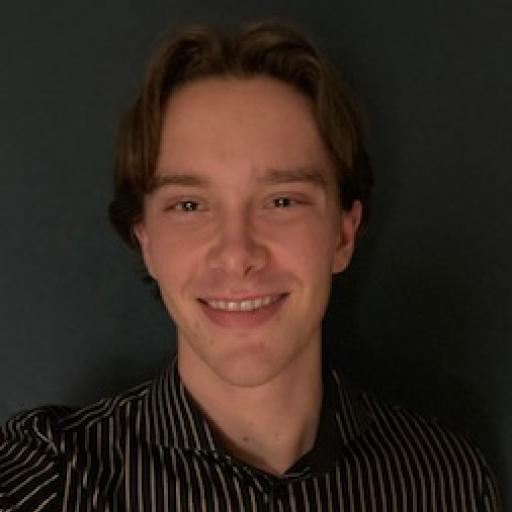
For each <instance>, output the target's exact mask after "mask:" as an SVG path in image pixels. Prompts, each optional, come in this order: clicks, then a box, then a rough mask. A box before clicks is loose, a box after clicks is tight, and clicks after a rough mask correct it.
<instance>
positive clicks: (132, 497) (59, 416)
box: [0, 361, 501, 512]
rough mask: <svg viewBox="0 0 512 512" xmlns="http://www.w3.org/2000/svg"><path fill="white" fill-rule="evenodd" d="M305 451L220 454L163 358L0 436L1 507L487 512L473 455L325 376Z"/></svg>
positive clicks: (483, 476)
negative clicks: (266, 466)
mask: <svg viewBox="0 0 512 512" xmlns="http://www.w3.org/2000/svg"><path fill="white" fill-rule="evenodd" d="M324 381H325V382H324V388H325V392H324V403H323V406H322V415H321V418H320V427H319V431H318V439H317V442H316V444H315V446H314V448H313V450H312V451H311V452H310V453H309V454H307V455H306V456H305V457H303V458H302V459H301V460H300V461H298V462H297V463H296V464H295V465H294V466H293V467H292V468H290V469H289V471H287V472H286V474H284V475H283V476H281V477H276V476H273V475H270V474H267V473H264V472H263V471H260V470H258V469H256V468H252V467H250V466H247V465H245V464H243V463H241V462H240V461H237V460H236V459H234V458H232V457H230V456H229V454H226V453H225V452H224V451H223V450H222V448H221V446H220V444H219V443H218V441H217V440H216V437H215V435H214V433H213V431H212V430H211V429H210V427H209V425H208V423H207V421H206V420H205V418H204V417H203V416H202V415H201V413H200V412H199V411H198V410H197V409H196V407H195V406H194V403H193V401H192V400H191V399H190V396H189V395H188V393H187V391H186V389H185V388H184V387H183V384H182V382H181V380H180V378H179V375H178V371H177V365H176V362H175V361H174V362H173V364H172V365H170V366H169V368H167V369H166V370H165V371H164V372H163V373H162V374H161V375H160V376H159V377H158V378H156V379H155V380H154V381H152V382H149V383H146V384H143V385H141V386H138V387H136V388H134V389H132V390H130V391H128V392H126V393H123V394H121V395H118V396H116V397H113V398H110V399H106V400H102V401H100V402H98V403H96V404H93V405H91V406H89V407H87V408H84V409H80V410H74V411H73V410H70V409H68V408H63V407H44V408H40V409H34V410H32V411H28V412H23V413H20V414H18V415H16V416H14V417H13V418H12V419H11V420H10V421H9V422H8V423H7V424H6V425H5V426H4V427H3V428H2V429H1V430H0V512H11V511H15V510H16V511H31V512H32V511H37V512H44V511H50V510H64V511H76V512H78V511H80V512H82V511H109V512H115V511H123V512H124V511H126V512H129V511H136V512H172V511H184V512H192V511H201V512H210V511H211V512H231V511H232V512H239V511H247V512H259V511H276V512H278V511H279V512H306V511H311V512H313V511H326V512H327V511H328V512H335V511H347V512H456V511H460V512H496V511H499V510H501V509H500V504H499V496H498V492H497V490H496V485H495V482H494V479H493V476H492V473H491V471H490V470H489V468H488V466H487V464H486V463H485V461H484V460H483V458H482V456H481V455H480V453H479V452H478V450H477V449H475V448H474V447H473V446H472V445H471V444H469V443H468V441H467V440H466V439H464V438H463V437H461V436H459V435H458V434H456V433H454V432H452V431H451V430H449V429H447V428H446V427H444V426H443V425H442V424H440V423H439V422H437V421H435V420H430V419H425V418H423V417H421V416H419V415H417V414H414V413H412V412H410V411H408V410H405V409H402V408H399V407H392V406H388V405H384V404H382V403H380V402H378V401H377V400H375V399H374V398H372V397H369V396H367V395H362V394H356V393H354V392H353V391H352V390H351V389H350V388H349V386H347V385H346V384H345V383H344V381H343V379H342V378H341V376H340V375H339V374H338V372H337V371H336V370H334V369H328V370H326V371H325V372H324Z"/></svg>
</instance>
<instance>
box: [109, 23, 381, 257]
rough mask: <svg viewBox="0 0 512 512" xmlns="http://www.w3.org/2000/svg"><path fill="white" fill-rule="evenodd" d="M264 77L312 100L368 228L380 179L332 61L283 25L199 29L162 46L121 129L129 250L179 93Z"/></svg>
mask: <svg viewBox="0 0 512 512" xmlns="http://www.w3.org/2000/svg"><path fill="white" fill-rule="evenodd" d="M257 75H267V76H270V77H273V78H276V79H279V80H281V81H283V82H285V83H287V84H289V85H292V86H294V87H295V88H296V89H298V90H299V91H302V93H304V94H305V95H306V96H307V97H309V98H310V99H311V101H312V103H313V105H314V110H315V114H316V119H317V123H318V128H319V131H320V133H321V135H322V137H323V139H324V141H325V143H326V145H327V147H328V149H329V151H330V152H331V154H332V158H333V161H334V163H335V166H336V169H337V179H338V186H339V191H340V202H341V205H342V208H344V209H350V207H351V206H352V203H353V202H354V201H355V200H360V201H361V202H362V205H363V218H362V222H361V225H362V226H363V227H364V226H365V225H366V223H367V219H368V211H369V201H370V195H371V189H372V184H373V178H372V171H371V167H370V163H369V160H368V156H367V153H366V151H365V148H364V147H363V128H362V120H361V109H360V107H359V104H358V102H357V100H356V99H355V97H354V96H353V94H352V93H351V91H350V90H349V88H348V87H347V86H346V84H345V83H344V82H343V81H342V80H341V79H340V78H339V76H338V75H337V72H336V70H335V69H334V67H333V66H332V64H331V63H330V62H329V61H328V60H327V59H326V57H324V56H323V55H322V54H321V53H320V52H319V51H318V50H317V49H316V48H315V47H314V46H313V45H312V44H311V42H309V41H308V40H307V39H306V38H305V37H304V36H303V35H302V34H301V33H300V32H299V31H298V30H296V29H295V28H293V27H291V26H290V25H288V24H283V23H281V22H276V21H271V22H259V23H254V24H251V25H249V26H247V27H245V28H243V29H241V30H240V31H238V32H236V33H228V32H223V31H219V30H215V29H213V28H211V27H205V26H192V27H189V28H186V29H185V30H183V31H181V32H179V33H178V34H176V35H174V36H171V37H166V38H164V39H163V40H162V41H161V43H160V45H159V47H158V49H157V51H156V52H155V54H154V56H153V58H152V60H151V61H150V65H149V68H148V72H147V76H146V79H145V81H144V83H143V86H142V89H141V91H140V92H139V94H138V96H137V97H136V99H135V101H134V103H133V105H132V106H131V108H130V109H129V110H128V112H127V114H126V116H125V118H124V119H123V121H122V123H121V126H120V131H119V137H118V144H117V154H116V159H115V164H114V199H113V201H112V202H111V204H110V208H109V215H110V220H111V222H112V224H113V226H114V227H115V229H116V230H117V232H118V233H119V234H120V235H121V237H122V239H123V240H124V241H125V242H126V243H127V244H128V245H129V246H130V247H132V248H134V249H138V243H137V241H136V238H135V236H134V233H133V226H134V225H135V224H137V223H138V222H140V221H141V220H142V217H143V209H144V196H145V194H147V193H148V192H150V191H151V188H152V183H153V176H154V172H155V167H156V162H157V158H158V150H159V146H160V132H161V126H162V118H163V115H164V110H165V106H166V104H167V101H168V100H169V98H170V96H171V95H172V93H173V91H174V90H176V89H177V88H178V87H180V86H182V85H184V84H186V83H189V82H191V81H195V80H200V79H202V78H207V77H212V76H227V77H230V76H231V77H237V78H250V77H252V76H257Z"/></svg>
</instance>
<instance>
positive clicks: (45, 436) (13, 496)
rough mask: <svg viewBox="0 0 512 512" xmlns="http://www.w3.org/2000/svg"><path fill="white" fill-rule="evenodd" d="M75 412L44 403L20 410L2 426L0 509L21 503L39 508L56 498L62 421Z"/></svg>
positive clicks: (29, 507) (7, 508)
mask: <svg viewBox="0 0 512 512" xmlns="http://www.w3.org/2000/svg"><path fill="white" fill-rule="evenodd" d="M71 412H72V409H70V408H67V407H58V406H45V407H40V408H37V409H33V410H29V411H23V412H20V413H18V414H16V415H15V416H13V417H12V418H11V419H10V420H8V421H7V423H6V424H5V425H4V426H2V427H1V428H0V510H10V509H14V508H16V509H18V508H19V507H20V504H21V503H23V504H24V506H25V507H27V508H26V509H27V510H35V509H36V508H37V507H40V506H42V504H43V503H46V504H51V502H52V501H53V500H55V499H56V496H57V494H58V491H57V488H58V476H59V472H60V463H59V449H58V442H57V439H58V434H57V432H58V425H59V422H60V420H61V419H62V418H64V417H66V416H67V415H68V414H70V413H71ZM31 507H33V508H31ZM20 509H21V510H23V509H22V508H20ZM42 510H43V509H42Z"/></svg>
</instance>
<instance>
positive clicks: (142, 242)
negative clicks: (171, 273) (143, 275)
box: [133, 221, 155, 279]
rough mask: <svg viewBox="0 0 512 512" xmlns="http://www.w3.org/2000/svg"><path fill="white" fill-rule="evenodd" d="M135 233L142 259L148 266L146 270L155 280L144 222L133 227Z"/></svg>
mask: <svg viewBox="0 0 512 512" xmlns="http://www.w3.org/2000/svg"><path fill="white" fill-rule="evenodd" d="M133 233H134V235H135V237H136V238H137V242H138V243H139V248H140V252H141V255H142V259H143V260H144V264H145V265H146V269H147V271H148V274H149V275H150V276H151V277H152V278H153V279H155V276H154V273H153V270H152V268H153V265H152V263H151V252H150V250H149V235H148V232H147V229H146V226H145V225H144V221H141V222H138V223H137V224H135V225H134V226H133Z"/></svg>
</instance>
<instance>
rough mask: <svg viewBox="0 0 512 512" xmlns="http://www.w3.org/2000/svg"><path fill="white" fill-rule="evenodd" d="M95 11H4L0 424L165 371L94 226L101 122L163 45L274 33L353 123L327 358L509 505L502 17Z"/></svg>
mask: <svg viewBox="0 0 512 512" xmlns="http://www.w3.org/2000/svg"><path fill="white" fill-rule="evenodd" d="M105 4H106V2H105V3H100V2H85V1H75V2H65V1H63V0H54V1H51V2H38V1H36V0H32V1H20V2H17V3H14V2H4V3H3V4H2V14H1V16H0V112H1V122H0V172H1V187H2V188H1V190H2V199H1V202H0V223H1V224H0V225H1V243H2V246H1V247H2V251H1V260H0V268H1V274H0V286H1V290H2V294H1V307H0V319H1V334H0V335H1V359H0V361H1V372H0V378H1V379H2V382H1V389H2V393H1V395H0V420H1V421H3V420H5V419H6V418H7V417H8V416H9V415H10V414H12V413H13V412H15V411H17V410H19V409H22V408H28V407H33V406H36V405H38V404H42V403H49V402H51V403H66V404H82V403H86V402H89V401H92V400H95V399H97V398H99V397H101V396H104V395H106V394H111V393H114V392H117V391H120V390H121V389H124V388H126V387H128V386H130V385H132V384H135V383H138V382H140V381H141V380H143V379H146V378H149V377H150V376H152V375H153V374H154V373H156V372H157V371H158V370H159V369H160V367H161V366H162V365H163V364H165V362H166V361H167V360H168V359H169V356H170V354H171V353H172V351H173V339H174V332H173V328H172V326H171V325H170V323H169V321H168V319H167V318H166V315H165V314H164V313H163V311H162V310H161V309H160V307H159V306H158V305H157V304H156V303H155V302H153V301H152V300H151V298H150V294H149V291H148V290H147V289H145V286H144V285H143V284H142V283H141V282H140V281H139V280H138V278H137V265H136V264H135V261H134V259H133V258H132V257H131V255H130V254H129V252H128V251H127V250H125V249H124V248H123V247H122V245H121V243H120V242H118V240H117V239H116V238H115V236H114V234H113V232H112V231H111V229H110V227H109V225H108V223H107V221H106V213H105V212H106V208H107V204H108V201H109V198H110V193H111V178H110V168H111V160H112V148H113V139H114V134H115V131H116V124H117V120H118V118H119V116H120V114H121V112H122V111H123V109H124V108H125V107H126V106H127V104H128V102H129V100H130V99H131V98H132V97H133V95H134V92H135V90H136V87H137V85H138V84H139V82H140V79H141V77H142V74H143V69H144V62H145V60H146V58H147V56H148V55H149V53H150V51H151V48H152V45H153V44H154V41H155V40H156V37H157V35H158V34H160V33H161V32H162V31H163V30H165V29H169V28H172V27H176V26H178V25H181V24H183V23H189V22H215V23H220V24H234V23H237V22H238V21H240V20H243V19H246V18H250V17H254V16H257V17H266V16H270V15H280V16H282V17H285V18H288V19H291V20H294V21H295V22H297V23H298V24H299V25H301V26H302V27H303V28H305V29H306V31H308V32H309V33H310V34H311V35H312V36H313V37H314V38H315V39H316V41H317V42H318V43H319V44H320V45H321V46H322V47H323V48H324V49H325V50H326V51H327V52H328V53H329V55H330V56H331V57H332V58H333V59H334V60H335V61H336V62H337V63H338V65H339V67H340V69H341V72H342V74H343V75H344V76H345V77H346V78H347V79H348V80H349V81H350V82H351V83H352V85H353V86H354V88H355V89H356V90H357V91H358V93H359V95H360V96H361V97H362V98H363V99H364V101H365V102H366V104H367V107H368V118H369V125H370V130H369V144H368V145H369V149H370V152H371V154H372V156H373V162H374V166H375V172H376V177H377V188H376V199H375V204H374V209H373V218H372V223H371V227H370V230H369V232H368V234H367V236H366V238H365V239H364V240H363V242H362V244H361V246H360V248H359V252H358V254H357V255H356V258H355V260H354V262H353V265H352V267H351V269H350V271H349V272H348V273H347V274H346V275H345V276H343V277H342V278H341V279H340V280H339V281H337V282H336V285H335V289H334V297H333V301H332V305H331V307H330V309H329V313H328V317H327V321H326V326H325V327H326V338H327V339H328V340H329V345H330V347H331V348H332V349H333V350H334V351H335V353H336V357H337V359H338V360H339V363H340V364H341V365H342V366H343V368H344V369H345V371H346V372H347V374H349V376H350V377H351V379H352V380H353V381H355V383H356V384H357V385H360V386H362V387H364V388H365V389H367V390H369V391H370V392H373V393H376V394H378V395H380V396H381V397H382V398H384V399H387V400H389V401H393V402H399V403H402V404H404V405H406V406H409V407H411V408H414V409H416V410H417V411H419V412H422V413H425V414H429V415H435V416H438V417H441V418H443V419H444V420H445V421H446V422H447V423H448V424H451V425H452V426H454V427H456V428H457V429H459V430H461V431H463V432H465V433H467V434H468V435H470V436H471V437H472V438H473V439H474V440H475V441H476V442H477V443H478V444H479V445H480V446H481V448H482V450H483V451H484V453H485V454H486V456H487V458H488V460H489V461H490V463H491V465H492V466H493V468H494V469H495V472H496V473H497V475H498V479H499V480H500V482H501V486H502V488H503V489H504V494H505V495H507V493H509V494H510V493H511V488H510V485H509V484H508V482H509V481H510V479H511V477H512V436H511V435H510V432H511V430H512V407H511V398H512V393H511V389H512V377H511V374H510V370H511V361H512V348H511V345H510V338H511V334H512V312H511V308H512V298H511V288H512V287H511V280H512V265H511V263H510V262H511V258H512V246H511V243H510V228H511V227H512V208H511V206H510V196H511V192H512V179H511V173H512V158H511V157H512V151H511V146H512V140H511V136H510V129H509V125H510V122H511V118H512V100H511V94H512V72H511V66H510V54H511V49H512V37H511V28H512V8H511V4H510V2H509V1H508V0H507V1H499V0H491V1H487V2H484V1H483V0H481V1H479V2H478V1H476V0H471V1H468V0H454V1H450V2H440V1H431V0H429V1H427V0H417V1H413V2H406V1H401V2H393V1H391V2H382V1H370V0H361V1H359V2H353V1H352V2H348V1H347V2H334V1H330V2H327V1H323V2H319V1H317V2H314V3H313V2H310V3H308V2H305V1H303V2H294V4H293V7H287V3H286V2H276V1H275V0H274V1H272V2H270V1H264V2H261V1H259V2H256V1H255V0H253V1H249V2H247V1H246V2H243V6H241V4H242V3H239V2H234V1H233V2H228V1H223V2H222V1H217V2H215V3H213V2H209V3H207V2H197V1H191V0H188V1H186V2H185V1H173V2H171V1H169V2H164V1H155V2H151V3H150V2H142V1H130V2H127V1H120V0H116V1H111V2H108V6H107V5H105ZM507 501H509V502H510V503H512V500H507Z"/></svg>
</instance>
